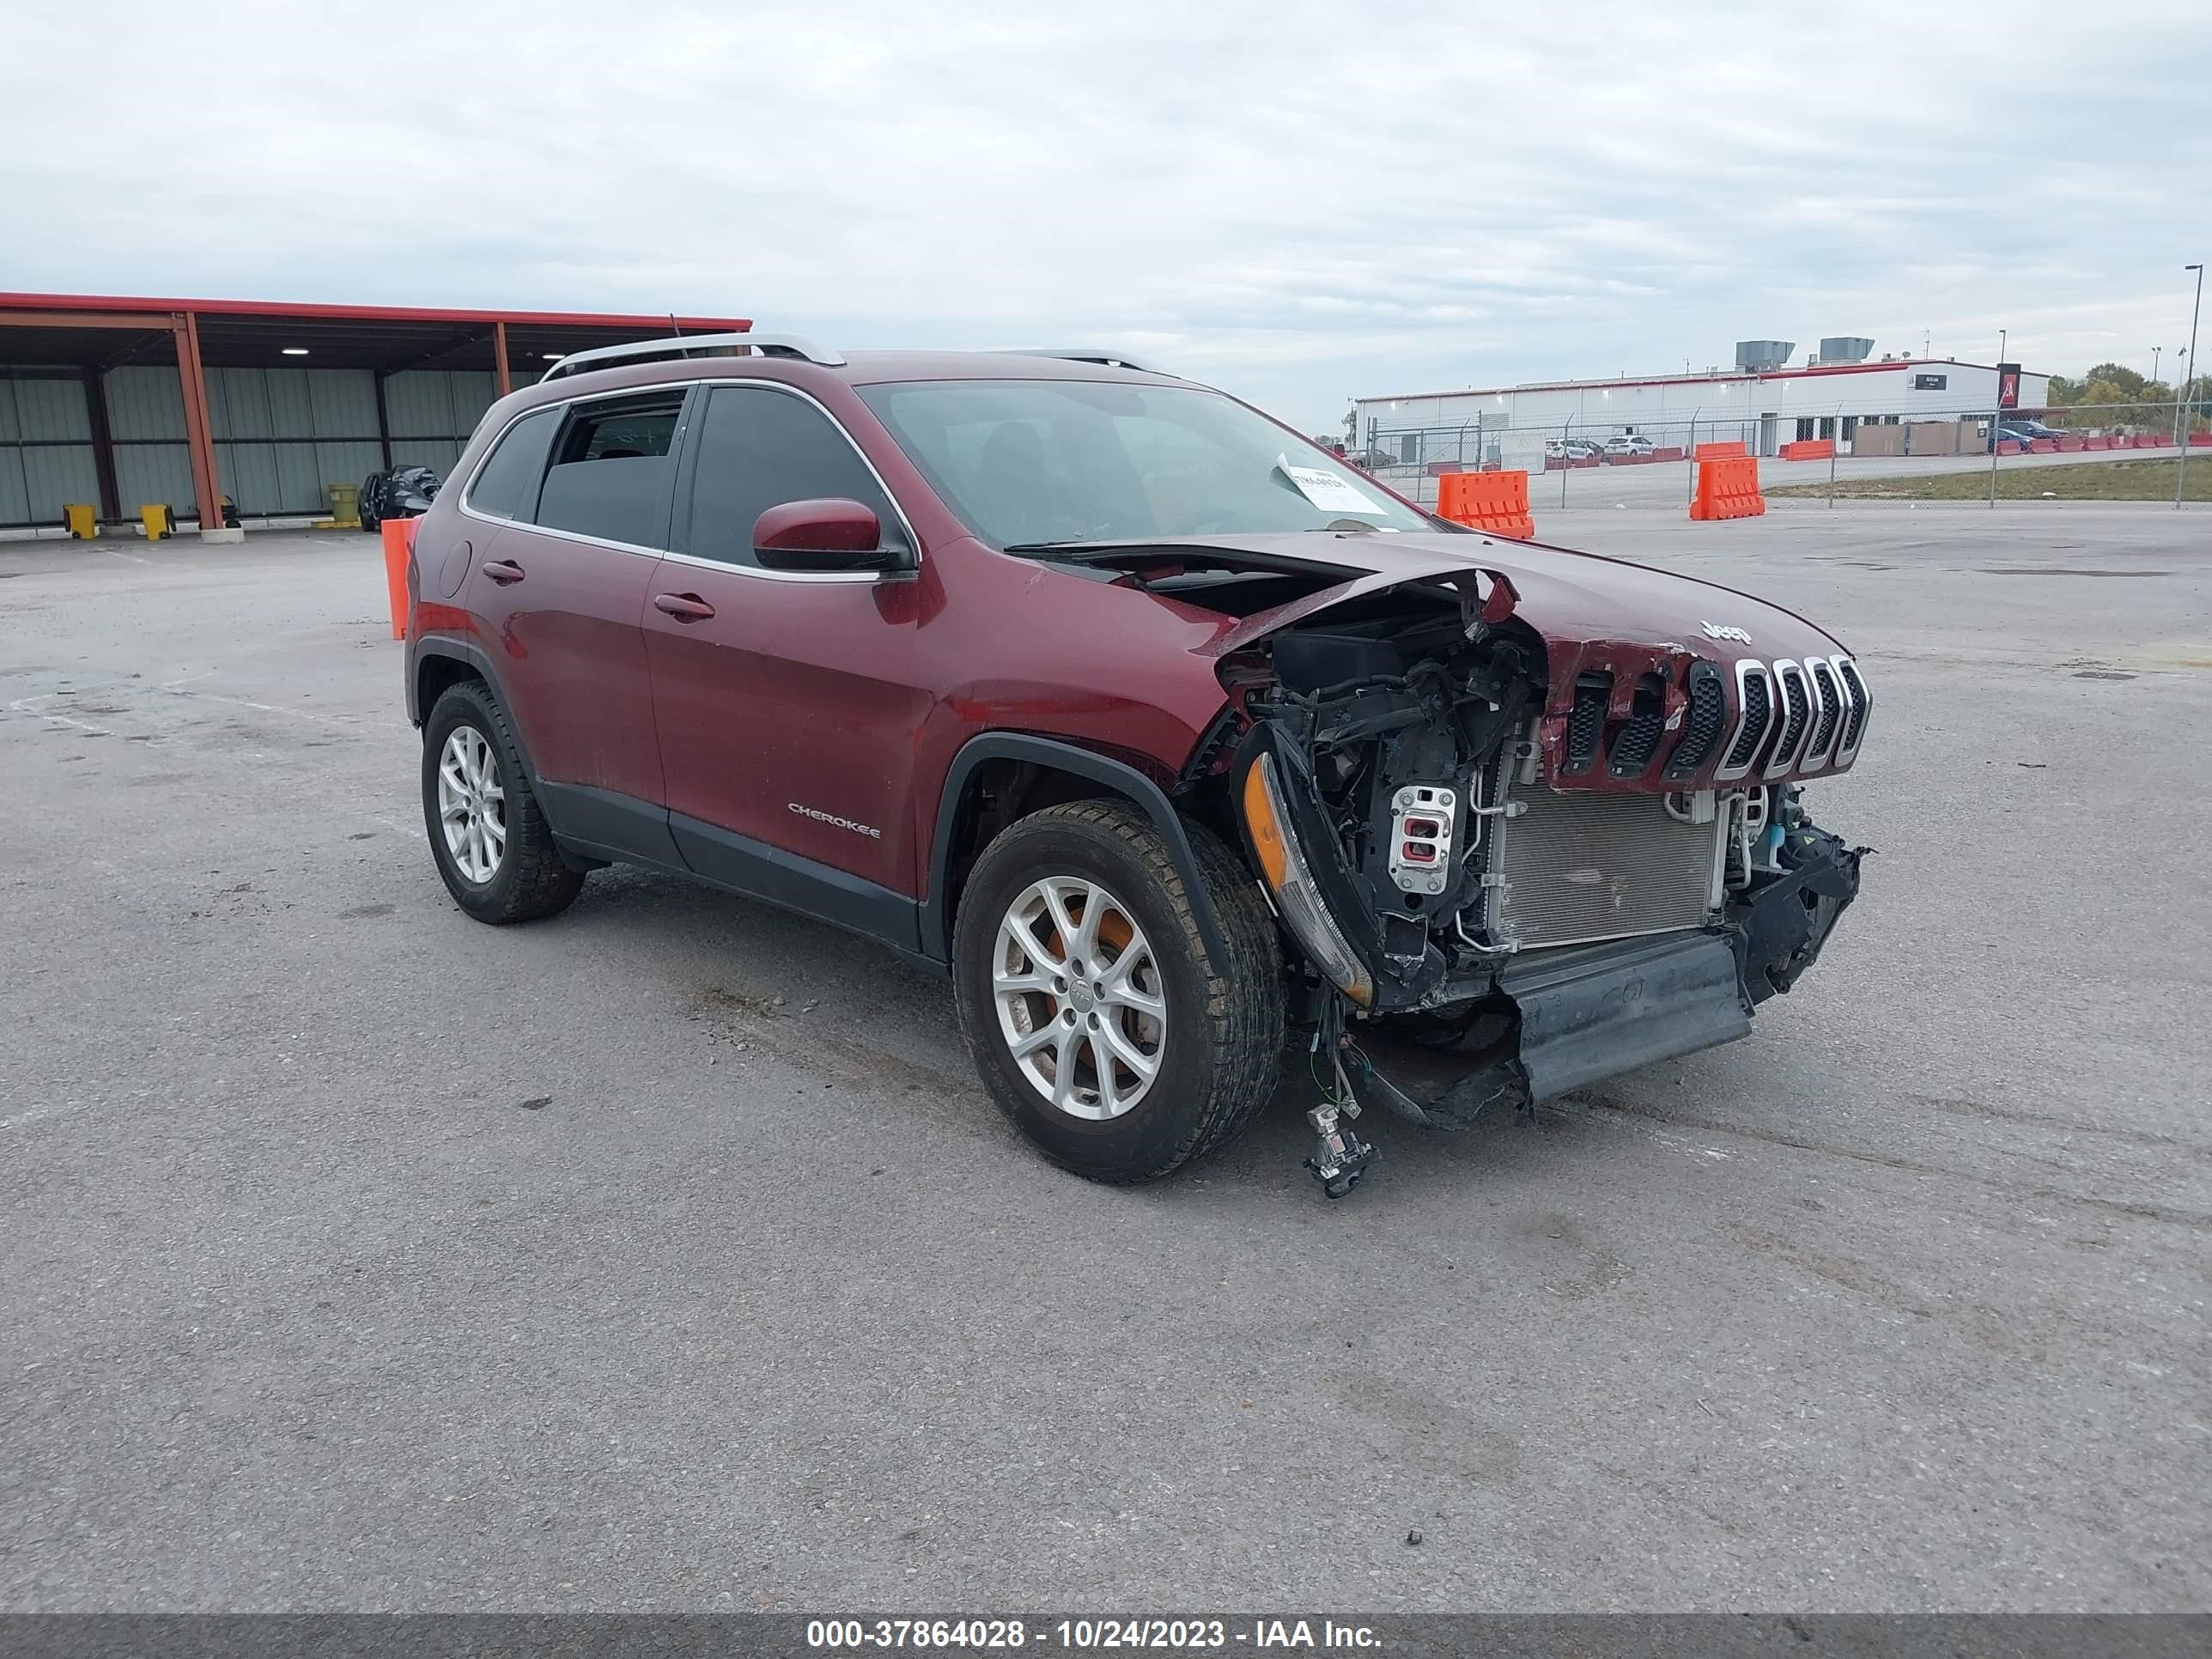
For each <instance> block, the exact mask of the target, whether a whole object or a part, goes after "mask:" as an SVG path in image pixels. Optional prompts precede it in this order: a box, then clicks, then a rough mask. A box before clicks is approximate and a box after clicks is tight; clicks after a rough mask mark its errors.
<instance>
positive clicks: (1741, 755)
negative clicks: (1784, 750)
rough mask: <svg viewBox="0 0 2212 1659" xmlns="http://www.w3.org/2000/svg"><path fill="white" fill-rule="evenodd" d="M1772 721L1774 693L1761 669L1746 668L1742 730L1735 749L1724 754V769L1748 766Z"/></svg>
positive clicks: (1735, 769) (1733, 769) (1738, 768)
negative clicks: (1726, 762)
mask: <svg viewBox="0 0 2212 1659" xmlns="http://www.w3.org/2000/svg"><path fill="white" fill-rule="evenodd" d="M1773 719H1774V693H1773V692H1772V691H1771V690H1770V689H1769V688H1768V686H1767V684H1766V674H1765V671H1764V670H1763V669H1758V668H1749V669H1746V670H1745V671H1744V675H1743V730H1742V731H1741V732H1739V733H1738V734H1737V736H1736V740H1735V746H1734V747H1733V748H1731V749H1730V750H1729V752H1728V768H1729V770H1730V771H1732V772H1733V771H1741V770H1742V769H1744V768H1745V767H1747V766H1748V765H1750V764H1751V760H1752V757H1753V756H1754V755H1756V754H1757V753H1758V752H1759V739H1760V738H1764V737H1765V735H1766V728H1767V726H1769V725H1770V724H1771V723H1772V721H1773Z"/></svg>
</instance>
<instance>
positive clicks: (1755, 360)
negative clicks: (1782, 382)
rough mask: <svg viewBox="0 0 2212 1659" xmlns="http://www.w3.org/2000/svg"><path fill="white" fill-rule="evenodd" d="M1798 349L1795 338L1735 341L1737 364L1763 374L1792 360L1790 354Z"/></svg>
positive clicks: (1739, 366)
mask: <svg viewBox="0 0 2212 1659" xmlns="http://www.w3.org/2000/svg"><path fill="white" fill-rule="evenodd" d="M1796 349H1797V342H1796V341H1795V340H1738V341H1737V342H1736V343H1735V366H1736V367H1737V368H1742V369H1748V370H1750V371H1751V372H1752V373H1753V374H1765V372H1766V371H1767V370H1769V369H1773V368H1782V367H1783V366H1784V364H1786V363H1787V362H1789V361H1790V353H1791V352H1793V351H1795V350H1796Z"/></svg>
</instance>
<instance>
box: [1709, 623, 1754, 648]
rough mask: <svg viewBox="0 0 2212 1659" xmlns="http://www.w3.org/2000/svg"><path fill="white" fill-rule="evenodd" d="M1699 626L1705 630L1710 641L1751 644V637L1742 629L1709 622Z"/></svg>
mask: <svg viewBox="0 0 2212 1659" xmlns="http://www.w3.org/2000/svg"><path fill="white" fill-rule="evenodd" d="M1698 626H1699V627H1700V628H1702V629H1705V637H1706V638H1707V639H1709V640H1734V641H1735V642H1736V643H1737V644H1738V645H1749V644H1750V643H1751V635H1749V634H1747V633H1746V632H1745V631H1744V630H1743V629H1741V628H1728V627H1724V626H1723V625H1722V624H1721V623H1709V622H1701V623H1699V624H1698Z"/></svg>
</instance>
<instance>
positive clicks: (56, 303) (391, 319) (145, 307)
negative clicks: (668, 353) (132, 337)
mask: <svg viewBox="0 0 2212 1659" xmlns="http://www.w3.org/2000/svg"><path fill="white" fill-rule="evenodd" d="M10 307H37V308H38V309H39V310H41V311H47V312H70V313H76V312H85V313H109V314H112V313H117V312H125V311H131V312H137V313H149V312H157V313H162V315H161V318H160V319H157V321H156V322H155V326H156V327H162V326H166V325H167V317H168V315H170V314H173V313H177V312H184V313H188V314H192V315H197V316H202V317H269V318H274V319H279V320H282V319H288V318H296V319H300V320H301V321H313V320H329V321H352V322H368V323H421V322H447V323H494V322H507V323H513V324H515V325H518V326H532V325H537V326H545V325H550V326H555V327H580V328H623V329H629V328H636V329H650V330H655V331H659V330H660V329H661V325H663V324H665V323H667V322H669V321H671V320H673V321H674V322H675V323H676V325H677V326H678V328H680V329H681V330H682V331H684V333H686V334H694V333H697V334H707V333H715V332H729V333H741V332H744V331H748V330H750V328H751V327H752V323H751V322H750V319H746V318H743V317H678V318H675V319H671V318H670V316H669V314H668V313H666V312H665V311H664V312H661V313H659V314H658V315H656V316H650V317H646V316H638V315H635V314H633V313H628V312H594V311H479V310H469V309H454V308H449V307H428V306H339V305H286V304H284V303H283V301H275V300H147V299H132V298H128V297H125V296H121V295H108V294H4V293H0V316H4V315H5V314H6V313H8V311H9V308H10ZM17 314H19V315H20V314H21V313H17ZM84 326H88V327H89V326H94V325H90V324H87V325H84Z"/></svg>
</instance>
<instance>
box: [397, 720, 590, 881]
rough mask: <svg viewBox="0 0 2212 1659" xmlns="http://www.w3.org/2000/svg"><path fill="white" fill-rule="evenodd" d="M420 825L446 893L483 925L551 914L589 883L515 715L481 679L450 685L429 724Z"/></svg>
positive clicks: (425, 727)
mask: <svg viewBox="0 0 2212 1659" xmlns="http://www.w3.org/2000/svg"><path fill="white" fill-rule="evenodd" d="M422 819H423V824H424V827H425V828H426V829H428V833H429V836H430V853H431V856H432V857H433V858H435V860H437V865H438V874H439V875H440V876H441V878H443V879H444V881H445V884H446V890H447V892H449V893H451V894H452V895H453V902H455V903H457V904H459V906H460V907H461V908H462V909H464V910H465V911H467V912H468V913H469V914H470V915H472V916H474V917H475V918H476V919H477V921H489V922H509V921H536V920H537V919H538V918H539V917H540V916H550V915H554V914H556V912H558V911H562V910H565V909H567V908H568V906H569V905H570V904H571V903H573V902H574V901H575V897H576V892H577V890H578V889H579V888H580V887H581V886H582V885H583V884H584V878H583V877H582V876H581V875H580V873H578V872H576V871H574V870H572V869H570V868H569V867H568V865H567V864H565V863H563V862H562V858H561V852H560V848H558V847H556V845H555V844H554V841H553V831H552V829H551V828H550V826H549V825H548V824H547V823H546V822H545V814H544V812H542V811H539V810H538V797H537V796H536V794H535V793H532V789H531V787H530V779H529V777H528V775H527V774H526V773H525V772H524V770H523V769H522V757H521V754H520V751H519V750H517V748H516V746H515V742H514V734H513V731H512V730H510V729H509V727H508V725H507V711H506V710H505V709H503V708H501V707H500V706H499V701H498V699H497V698H495V697H494V696H492V694H491V692H490V691H489V690H488V689H486V687H485V686H484V685H483V683H482V682H481V681H478V680H461V681H458V682H456V683H455V684H453V685H449V686H447V688H446V690H445V691H444V693H443V694H442V695H441V696H440V697H439V698H438V701H437V702H436V703H435V705H434V706H433V707H432V708H431V710H430V718H429V719H428V720H426V721H425V722H423V726H422Z"/></svg>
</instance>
